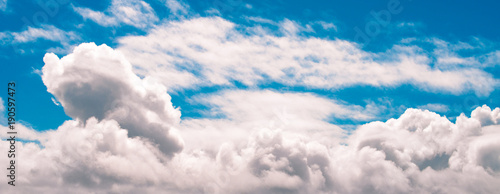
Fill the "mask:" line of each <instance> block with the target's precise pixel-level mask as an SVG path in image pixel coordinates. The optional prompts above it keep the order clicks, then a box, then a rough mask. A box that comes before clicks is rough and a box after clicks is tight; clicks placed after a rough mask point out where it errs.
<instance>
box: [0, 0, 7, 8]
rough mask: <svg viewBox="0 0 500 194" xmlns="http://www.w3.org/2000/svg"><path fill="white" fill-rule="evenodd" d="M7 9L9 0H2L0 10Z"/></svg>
mask: <svg viewBox="0 0 500 194" xmlns="http://www.w3.org/2000/svg"><path fill="white" fill-rule="evenodd" d="M6 9H7V0H0V10H1V11H5V10H6Z"/></svg>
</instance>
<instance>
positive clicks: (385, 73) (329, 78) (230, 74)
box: [118, 17, 498, 95]
mask: <svg viewBox="0 0 500 194" xmlns="http://www.w3.org/2000/svg"><path fill="white" fill-rule="evenodd" d="M276 25H278V27H280V29H281V31H282V32H283V33H282V35H276V34H275V33H273V32H269V31H268V30H266V29H264V28H262V27H259V26H257V27H250V28H245V27H243V26H237V25H236V24H234V23H232V22H229V21H227V20H224V19H222V18H219V17H210V18H193V19H189V20H181V21H171V22H167V23H165V24H163V25H160V26H157V27H156V28H155V29H152V30H151V31H150V32H149V34H147V35H145V36H128V37H124V38H121V39H120V40H119V43H120V45H119V48H118V49H119V50H120V51H122V52H123V53H125V54H126V56H133V57H129V60H130V61H131V63H132V64H133V65H134V66H137V67H138V68H137V70H136V72H137V73H139V74H142V75H151V76H154V77H157V78H159V79H161V80H163V83H164V84H165V85H167V86H168V87H169V88H177V89H179V88H185V87H197V86H204V85H205V86H206V85H209V86H210V85H230V84H232V82H233V81H238V82H241V83H243V84H245V85H249V86H253V85H258V84H260V83H269V82H278V83H281V84H284V85H291V86H307V87H313V88H325V89H332V88H333V89H335V88H342V87H346V86H352V85H371V86H398V85H400V84H405V83H408V84H412V85H415V86H417V87H419V88H421V89H425V90H429V91H438V90H439V91H446V92H451V93H455V94H456V93H460V92H463V91H468V90H472V91H475V92H476V93H478V94H483V95H485V94H488V93H490V92H491V91H492V90H493V88H494V86H495V85H496V84H497V82H498V81H497V80H496V79H494V78H493V76H492V75H491V74H489V73H486V72H485V71H483V70H481V69H476V68H474V67H473V66H466V67H461V68H444V69H440V68H439V67H438V66H434V65H433V64H432V63H433V58H434V57H435V56H433V54H432V53H430V54H429V52H426V51H424V50H423V49H422V48H420V47H417V46H408V45H395V46H394V47H393V48H391V49H389V50H387V51H386V52H383V53H371V52H367V51H364V50H362V49H361V48H360V47H359V46H358V45H356V44H355V43H353V42H349V41H345V40H340V39H335V40H326V39H318V38H309V37H303V36H300V35H297V30H298V29H299V27H300V26H298V24H296V23H295V22H293V21H290V20H284V21H283V22H281V23H279V24H276ZM174 80H175V81H174Z"/></svg>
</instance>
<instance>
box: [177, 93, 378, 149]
mask: <svg viewBox="0 0 500 194" xmlns="http://www.w3.org/2000/svg"><path fill="white" fill-rule="evenodd" d="M191 100H192V101H193V103H201V104H203V105H205V106H207V107H210V108H208V109H207V110H206V111H202V113H205V115H204V116H203V117H204V118H200V119H185V120H183V121H182V123H181V126H180V127H179V128H182V131H181V132H180V133H181V134H182V136H183V138H184V140H185V142H186V147H187V149H194V148H199V147H203V148H204V149H215V150H217V149H218V147H219V146H221V145H222V144H223V143H225V142H227V141H228V140H231V141H235V142H244V141H245V140H246V139H247V138H248V133H249V132H250V131H253V130H255V129H260V128H269V129H274V128H280V129H286V130H287V132H288V133H287V134H288V135H291V136H293V135H304V134H307V136H308V137H309V138H311V139H314V140H315V141H318V142H321V143H323V144H327V145H332V144H338V143H339V142H340V141H341V138H343V137H345V136H346V134H345V133H344V132H343V130H342V129H341V128H340V127H338V126H336V125H334V124H331V123H329V121H332V120H335V119H349V120H361V121H366V120H370V119H374V118H375V117H376V113H377V110H376V108H375V107H373V106H369V107H361V106H355V105H345V104H343V103H341V102H337V101H334V100H330V99H326V98H322V97H319V96H316V95H313V94H309V93H292V92H290V93H279V92H275V91H269V90H264V91H246V90H233V91H225V92H221V93H217V94H212V95H206V94H205V95H203V94H201V95H198V96H195V97H193V98H192V99H191ZM180 108H181V110H182V107H180ZM214 117H217V118H216V119H206V118H214Z"/></svg>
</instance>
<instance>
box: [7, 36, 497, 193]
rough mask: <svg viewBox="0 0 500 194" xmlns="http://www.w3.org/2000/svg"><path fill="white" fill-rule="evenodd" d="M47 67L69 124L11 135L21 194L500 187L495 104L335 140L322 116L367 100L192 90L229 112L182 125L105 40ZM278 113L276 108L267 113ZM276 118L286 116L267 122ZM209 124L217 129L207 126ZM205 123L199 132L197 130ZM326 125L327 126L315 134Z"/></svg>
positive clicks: (368, 128)
mask: <svg viewBox="0 0 500 194" xmlns="http://www.w3.org/2000/svg"><path fill="white" fill-rule="evenodd" d="M44 62H45V66H44V67H43V69H42V72H43V75H42V79H43V82H44V84H45V85H46V86H47V88H48V91H49V92H51V93H52V94H53V95H54V96H55V97H56V98H57V99H58V100H59V101H60V102H61V105H62V106H63V107H64V110H65V111H66V113H67V114H68V115H69V116H71V117H72V118H73V119H74V120H72V121H67V122H65V123H64V124H63V125H61V126H60V127H59V128H58V129H57V130H53V131H46V132H36V131H34V130H33V129H29V128H27V127H24V126H22V125H18V129H19V132H20V133H22V134H23V136H22V138H24V139H25V140H31V141H37V142H39V144H37V143H22V144H21V143H19V142H18V146H17V152H18V154H19V155H20V156H23V157H22V158H19V163H18V165H19V166H22V168H21V169H20V170H19V171H18V179H17V180H18V184H19V185H23V186H22V187H20V188H19V189H20V190H16V192H24V193H33V192H41V193H65V192H72V193H88V192H90V191H92V192H110V191H111V192H117V193H137V192H140V191H141V192H151V193H158V192H170V193H242V192H248V193H280V192H286V193H433V192H443V193H456V192H464V193H481V192H483V193H494V192H495V191H497V190H499V189H500V187H499V185H500V176H499V175H500V174H499V173H500V166H499V165H498V164H499V162H500V144H499V143H498V139H499V138H500V109H499V108H495V109H494V110H491V108H489V107H487V106H482V107H478V108H476V109H475V110H474V111H473V112H472V114H471V117H470V118H468V117H466V116H465V115H461V116H459V117H458V118H457V119H456V122H455V123H452V122H451V121H449V120H448V119H447V118H446V117H441V116H439V115H438V114H436V113H433V112H430V111H427V110H419V109H408V110H406V111H405V113H404V114H402V115H401V116H400V117H399V118H397V119H390V120H388V121H386V122H379V121H377V122H371V123H368V124H365V125H363V126H361V127H359V128H358V129H357V130H355V131H354V132H353V133H352V135H349V136H347V137H345V138H342V133H343V131H342V130H341V129H340V128H338V127H336V126H334V125H331V124H328V123H327V122H325V121H324V119H325V118H326V117H328V115H333V116H335V117H340V118H343V117H346V118H355V119H356V118H358V119H364V118H369V117H370V112H369V109H370V107H358V106H352V105H345V104H342V103H340V102H336V101H332V100H327V99H324V98H321V97H318V96H315V95H312V94H301V93H278V92H273V91H226V92H222V93H219V94H214V95H212V96H198V97H195V98H199V99H197V100H201V101H202V103H206V104H208V105H210V106H213V107H215V110H216V111H217V112H219V113H223V114H225V115H226V118H223V119H207V118H206V119H198V120H197V119H192V120H187V121H183V122H182V123H179V120H180V119H179V116H180V114H179V111H178V110H177V109H174V108H173V107H172V104H171V103H170V97H169V96H168V94H167V93H166V89H165V88H164V87H163V86H161V85H158V84H156V83H155V82H154V81H153V80H151V78H148V77H146V78H144V79H140V78H139V77H137V76H136V75H135V74H134V73H133V72H132V66H131V64H130V63H129V62H128V61H127V60H126V59H125V57H124V56H123V55H122V54H121V53H120V52H118V51H115V50H113V49H111V48H109V47H107V46H105V45H102V46H96V45H95V44H93V43H85V44H82V45H80V46H78V47H76V48H75V50H74V51H73V53H71V54H69V55H67V56H65V57H63V58H61V59H59V58H58V57H57V56H55V55H54V54H46V56H45V57H44ZM195 100H196V99H195ZM281 108H284V113H283V114H281V113H278V114H277V113H274V112H275V111H276V109H278V111H280V110H281ZM252 121H254V122H256V123H257V125H251V122H252ZM275 121H278V122H281V123H276V124H266V122H268V123H272V122H275ZM214 123H215V124H217V123H219V124H218V125H210V124H214ZM245 123H246V124H247V125H245ZM287 123H290V124H288V125H287ZM307 123H309V124H307ZM196 124H198V126H197V125H196ZM261 124H262V125H261ZM200 126H203V127H205V128H202V129H200V128H196V127H200ZM175 127H179V128H180V129H181V132H180V134H181V135H182V136H184V138H185V139H186V140H187V141H186V142H188V143H189V144H191V145H190V147H189V149H184V151H182V152H180V150H179V149H180V148H182V144H180V143H179V142H181V141H182V140H181V139H180V138H179V137H177V136H175V135H172V134H171V132H172V131H175V130H174V128H175ZM5 128H6V127H4V126H2V127H0V129H2V130H6V129H5ZM196 130H198V131H196ZM321 130H323V131H325V130H330V131H328V133H319V132H317V131H321ZM232 131H238V133H239V134H240V136H238V137H235V136H234V134H235V133H232ZM224 132H228V133H227V134H226V136H224V135H222V134H224ZM211 134H215V135H211ZM241 134H243V135H244V136H245V137H241ZM311 134H313V135H311ZM314 134H319V135H314ZM2 135H5V134H2ZM320 136H322V138H319V137H320ZM194 137H198V138H200V137H201V138H203V139H204V140H205V142H196V138H194ZM2 138H5V137H4V136H2ZM206 140H212V141H214V142H218V144H215V143H214V144H208V143H206ZM328 140H329V141H328ZM8 146H9V144H7V143H5V142H4V143H2V144H0V152H7V149H8ZM174 153H175V154H174ZM0 162H2V163H7V158H6V157H0ZM12 189H14V188H12V187H1V188H0V191H1V192H2V193H10V192H13V190H12ZM15 189H18V188H15Z"/></svg>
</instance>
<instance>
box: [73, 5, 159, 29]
mask: <svg viewBox="0 0 500 194" xmlns="http://www.w3.org/2000/svg"><path fill="white" fill-rule="evenodd" d="M73 9H74V10H75V11H76V12H77V13H78V14H80V15H81V16H82V17H83V18H84V19H90V20H92V21H94V22H96V23H98V24H99V25H102V26H119V25H121V24H125V25H130V26H134V27H136V28H148V27H151V26H153V25H154V23H155V22H157V21H158V20H159V19H158V17H157V16H156V14H155V11H154V10H153V8H151V6H150V5H149V4H148V3H146V2H144V1H131V0H113V1H112V2H111V5H110V7H109V8H108V9H107V10H105V11H104V12H99V11H94V10H92V9H89V8H81V7H73Z"/></svg>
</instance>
